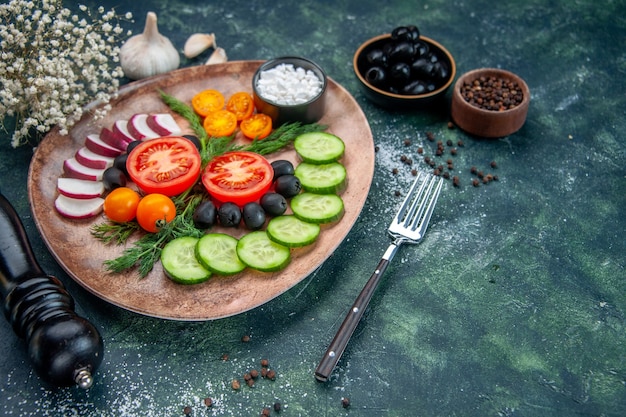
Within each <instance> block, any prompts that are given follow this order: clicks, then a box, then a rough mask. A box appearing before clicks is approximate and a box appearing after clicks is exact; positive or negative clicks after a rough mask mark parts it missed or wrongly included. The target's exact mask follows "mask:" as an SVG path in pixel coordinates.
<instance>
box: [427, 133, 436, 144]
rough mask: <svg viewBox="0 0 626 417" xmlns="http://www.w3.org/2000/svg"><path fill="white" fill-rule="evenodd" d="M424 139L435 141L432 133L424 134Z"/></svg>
mask: <svg viewBox="0 0 626 417" xmlns="http://www.w3.org/2000/svg"><path fill="white" fill-rule="evenodd" d="M426 138H427V139H428V140H429V141H431V142H434V141H435V135H434V134H433V132H426Z"/></svg>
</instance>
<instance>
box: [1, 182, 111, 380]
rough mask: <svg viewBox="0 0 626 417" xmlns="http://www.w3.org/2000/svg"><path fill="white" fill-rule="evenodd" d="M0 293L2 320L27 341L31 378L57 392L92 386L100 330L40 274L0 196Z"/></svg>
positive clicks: (56, 281)
mask: <svg viewBox="0 0 626 417" xmlns="http://www.w3.org/2000/svg"><path fill="white" fill-rule="evenodd" d="M0 231H1V232H0V233H1V235H0V292H1V294H2V306H3V309H4V314H5V317H6V318H7V320H8V321H9V323H10V324H11V325H12V327H13V331H14V332H15V334H16V335H17V336H18V337H20V338H23V339H25V341H26V343H27V346H28V356H29V358H30V360H31V363H32V366H33V368H34V370H35V372H36V373H37V374H38V375H39V376H40V377H41V379H43V380H44V381H46V382H48V383H50V384H52V385H55V386H59V387H69V386H73V385H78V386H79V387H81V388H84V389H87V388H89V387H91V385H92V384H93V377H92V375H93V374H94V372H95V370H96V369H97V367H98V366H99V365H100V363H101V362H102V356H103V350H104V346H103V343H102V339H101V337H100V334H99V332H98V330H97V329H96V328H95V327H94V326H93V325H92V324H91V323H90V322H89V321H88V320H86V319H84V318H82V317H80V316H78V315H77V314H76V313H75V311H74V299H73V298H72V296H71V295H70V294H69V293H68V292H67V289H66V288H65V287H64V286H63V283H62V282H61V281H60V280H59V279H58V278H56V277H53V276H51V275H47V274H45V273H44V272H43V270H42V269H41V267H40V266H39V264H38V263H37V260H36V259H35V257H34V255H33V251H32V247H31V246H30V242H29V240H28V236H27V235H26V232H25V230H24V226H23V224H22V223H21V221H20V218H19V217H18V215H17V213H16V212H15V209H14V208H13V206H12V205H11V204H10V203H9V201H8V200H7V199H6V198H5V197H4V195H2V193H0Z"/></svg>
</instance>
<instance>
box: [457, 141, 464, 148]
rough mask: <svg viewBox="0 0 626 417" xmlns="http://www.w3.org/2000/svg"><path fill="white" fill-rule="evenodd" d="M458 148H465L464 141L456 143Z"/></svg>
mask: <svg viewBox="0 0 626 417" xmlns="http://www.w3.org/2000/svg"><path fill="white" fill-rule="evenodd" d="M456 146H458V147H463V146H465V144H464V143H463V141H462V140H461V139H459V141H458V142H457V143H456Z"/></svg>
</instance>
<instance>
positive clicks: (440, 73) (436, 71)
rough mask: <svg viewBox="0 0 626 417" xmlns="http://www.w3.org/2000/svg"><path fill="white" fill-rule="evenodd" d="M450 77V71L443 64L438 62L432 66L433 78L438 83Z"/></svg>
mask: <svg viewBox="0 0 626 417" xmlns="http://www.w3.org/2000/svg"><path fill="white" fill-rule="evenodd" d="M449 77H450V70H449V69H448V65H446V63H445V62H443V61H439V62H436V63H435V64H434V67H433V78H435V79H437V80H439V81H446V80H447V79H448V78H449Z"/></svg>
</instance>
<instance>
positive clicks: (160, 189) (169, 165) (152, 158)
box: [126, 136, 201, 197]
mask: <svg viewBox="0 0 626 417" xmlns="http://www.w3.org/2000/svg"><path fill="white" fill-rule="evenodd" d="M200 167H201V160H200V153H199V152H198V149H197V148H196V147H195V145H194V144H193V143H192V142H191V141H190V140H188V139H185V138H183V137H180V136H166V137H162V138H157V139H149V140H146V141H145V142H142V143H140V144H139V145H138V146H137V147H135V148H134V149H133V150H132V151H131V152H130V153H129V154H128V160H127V161H126V169H127V170H128V175H129V177H130V179H131V180H132V181H133V182H134V183H135V184H137V187H139V188H140V189H141V190H142V191H143V192H144V193H146V194H151V193H161V194H164V195H166V196H168V197H172V196H175V195H178V194H180V193H182V192H183V191H185V190H187V189H188V188H189V187H191V186H193V185H194V184H195V183H196V181H197V180H198V177H199V176H200Z"/></svg>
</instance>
